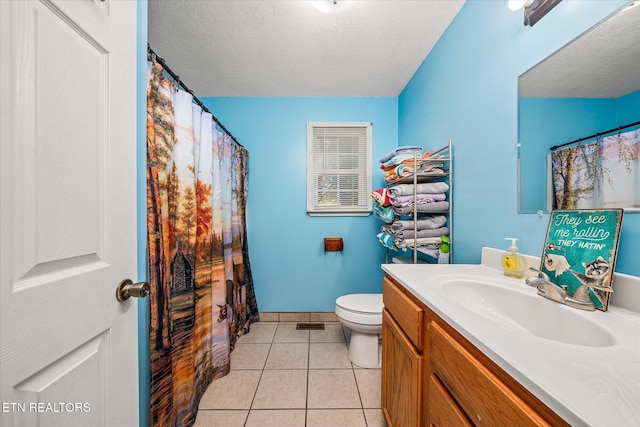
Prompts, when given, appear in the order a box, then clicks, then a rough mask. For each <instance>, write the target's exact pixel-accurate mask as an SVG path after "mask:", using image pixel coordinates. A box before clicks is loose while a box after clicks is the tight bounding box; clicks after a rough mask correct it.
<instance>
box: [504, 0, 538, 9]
mask: <svg viewBox="0 0 640 427" xmlns="http://www.w3.org/2000/svg"><path fill="white" fill-rule="evenodd" d="M532 2H533V0H509V3H508V5H509V9H511V10H518V9H522V8H523V7H524V6H525V4H526V3H532Z"/></svg>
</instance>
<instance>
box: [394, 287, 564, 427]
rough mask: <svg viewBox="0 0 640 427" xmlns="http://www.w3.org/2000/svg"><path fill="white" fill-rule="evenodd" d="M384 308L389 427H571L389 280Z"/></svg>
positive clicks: (420, 303)
mask: <svg viewBox="0 0 640 427" xmlns="http://www.w3.org/2000/svg"><path fill="white" fill-rule="evenodd" d="M383 301H384V304H385V308H384V311H383V319H382V321H383V324H382V409H383V413H384V416H385V419H386V422H387V425H388V426H389V427H414V426H415V427H418V426H436V427H438V426H482V425H487V426H516V425H517V426H551V425H552V426H567V425H568V424H567V423H566V422H565V421H564V420H562V418H560V417H559V416H558V415H557V414H556V413H554V412H553V411H552V410H551V409H549V408H548V407H547V406H546V405H544V404H543V403H542V402H541V401H540V400H538V399H537V398H536V397H535V396H534V395H533V394H531V393H530V392H529V391H528V390H527V389H525V388H524V387H523V386H522V385H520V384H519V383H518V382H517V381H516V380H514V379H513V378H512V377H511V376H509V375H508V374H507V373H506V372H505V371H503V370H502V369H501V368H500V367H499V366H498V365H496V364H495V363H494V362H493V361H491V360H490V359H489V358H488V357H487V356H486V355H484V354H483V353H482V352H481V351H480V350H478V349H477V348H476V347H475V346H474V345H473V344H471V343H470V342H469V341H468V340H467V339H465V338H464V337H463V336H462V335H460V334H459V333H458V332H457V331H455V329H453V328H452V327H451V326H450V325H449V324H447V323H446V322H445V321H444V320H442V319H441V318H440V317H439V316H437V315H436V314H435V313H434V312H432V311H431V310H429V309H428V308H427V307H426V306H425V305H424V304H423V303H422V302H421V301H419V300H418V299H417V298H416V297H415V296H414V295H412V294H411V293H409V292H408V291H406V290H405V289H404V288H403V287H402V285H400V284H399V283H398V282H396V281H395V280H394V279H393V278H391V277H390V276H385V278H384V279H383Z"/></svg>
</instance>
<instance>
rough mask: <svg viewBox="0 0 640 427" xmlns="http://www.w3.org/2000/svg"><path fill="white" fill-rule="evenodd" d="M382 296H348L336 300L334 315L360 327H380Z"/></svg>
mask: <svg viewBox="0 0 640 427" xmlns="http://www.w3.org/2000/svg"><path fill="white" fill-rule="evenodd" d="M383 307H384V305H383V303H382V294H350V295H343V296H341V297H339V298H338V299H336V315H337V316H338V317H340V318H342V319H344V320H346V321H349V322H352V323H357V324H360V325H382V309H383Z"/></svg>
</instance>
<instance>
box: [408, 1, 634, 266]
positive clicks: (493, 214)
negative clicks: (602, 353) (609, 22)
mask: <svg viewBox="0 0 640 427" xmlns="http://www.w3.org/2000/svg"><path fill="white" fill-rule="evenodd" d="M624 3H625V1H623V0H608V1H597V0H584V1H579V0H575V1H565V2H561V3H560V4H558V5H557V6H556V7H555V8H554V9H553V10H551V12H550V13H549V14H548V15H547V16H545V17H544V18H543V19H542V20H541V21H540V22H538V23H537V24H535V26H533V27H525V26H523V24H522V11H519V12H512V11H511V10H509V9H508V8H507V5H506V2H504V1H481V0H467V2H466V3H465V5H464V6H463V7H462V9H461V11H460V13H459V14H458V15H457V16H456V18H455V20H454V21H453V22H452V24H451V25H450V26H449V28H448V29H447V30H446V31H445V33H444V34H443V36H442V37H441V38H440V40H439V42H438V43H437V45H436V46H435V48H434V49H433V50H432V51H431V53H430V54H429V56H428V57H427V58H426V59H425V61H424V62H423V64H422V65H421V66H420V68H419V69H418V71H417V72H416V74H415V75H414V77H413V78H412V79H411V81H410V82H409V84H408V85H407V86H406V87H405V89H404V91H403V92H402V93H401V94H400V97H399V100H398V112H399V120H398V129H399V134H398V135H399V136H398V143H399V144H409V143H415V142H417V141H445V140H446V139H448V138H451V139H452V140H453V144H454V145H453V147H454V148H453V152H454V158H455V163H454V166H455V171H454V180H455V181H454V183H455V186H454V196H453V197H454V224H455V227H456V230H455V236H456V242H455V250H456V255H455V259H456V262H458V263H477V262H479V261H480V248H481V247H482V246H491V247H498V248H502V247H506V242H505V241H504V240H503V238H504V237H510V236H516V237H519V238H520V239H521V240H520V242H518V243H519V245H518V246H519V247H520V249H521V251H522V252H524V253H528V254H533V255H538V254H541V253H542V245H543V243H544V238H545V234H546V229H547V224H548V221H549V216H548V215H542V216H540V217H539V216H538V215H535V214H532V215H527V214H520V215H519V214H518V213H517V189H516V187H517V186H516V183H517V173H516V148H515V144H516V141H517V139H518V129H517V112H518V87H517V86H518V85H517V80H518V76H519V75H520V74H522V73H524V72H525V71H527V70H528V69H530V68H531V67H532V66H533V65H535V64H536V63H538V62H540V61H541V60H542V59H544V58H545V57H547V56H548V55H550V54H551V53H553V52H554V51H556V50H557V49H559V48H561V47H562V46H563V45H565V44H566V43H568V42H569V41H571V40H572V39H573V38H575V37H576V36H578V35H579V34H581V33H582V32H584V31H585V30H587V29H588V28H590V27H591V26H593V25H594V24H596V23H597V22H599V21H600V20H602V19H604V18H605V17H607V16H608V15H609V14H611V13H613V12H614V11H615V10H616V9H618V8H619V7H621V6H622V5H623V4H624ZM639 235H640V215H637V214H636V215H634V214H627V215H625V218H624V222H623V228H622V236H621V239H620V248H619V252H618V261H617V264H616V270H617V271H620V272H624V273H628V274H634V275H639V274H640V264H638V263H637V249H636V246H637V237H638V236H639ZM634 240H636V241H635V242H634Z"/></svg>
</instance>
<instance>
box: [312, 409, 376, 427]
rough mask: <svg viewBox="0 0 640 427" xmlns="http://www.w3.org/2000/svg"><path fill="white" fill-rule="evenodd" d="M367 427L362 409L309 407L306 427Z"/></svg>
mask: <svg viewBox="0 0 640 427" xmlns="http://www.w3.org/2000/svg"><path fill="white" fill-rule="evenodd" d="M328 426H331V427H339V426H340V427H367V423H366V422H365V419H364V414H363V413H362V409H310V410H309V411H307V427H328Z"/></svg>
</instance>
